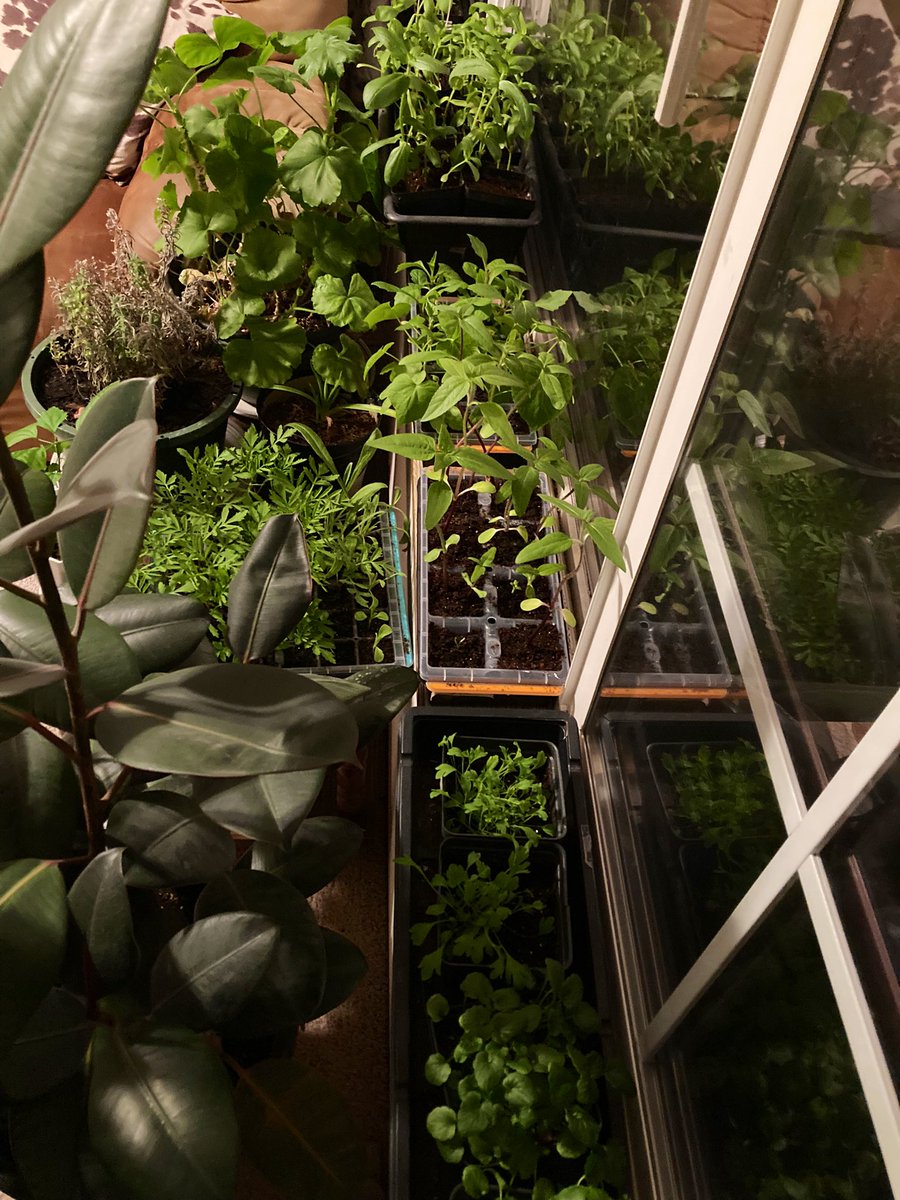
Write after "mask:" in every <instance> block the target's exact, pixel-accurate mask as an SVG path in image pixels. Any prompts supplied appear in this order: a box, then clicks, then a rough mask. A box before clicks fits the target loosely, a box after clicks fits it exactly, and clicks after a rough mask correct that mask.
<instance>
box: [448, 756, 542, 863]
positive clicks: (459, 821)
mask: <svg viewBox="0 0 900 1200" xmlns="http://www.w3.org/2000/svg"><path fill="white" fill-rule="evenodd" d="M454 744H455V745H456V746H458V747H460V749H468V748H471V747H474V746H482V747H483V748H484V749H485V750H486V751H487V752H488V754H492V753H496V752H497V751H498V750H499V749H501V748H510V747H511V746H513V744H515V745H517V746H519V747H520V749H521V750H522V751H523V753H524V754H525V755H526V756H528V757H531V758H533V757H535V756H536V755H537V754H538V753H540V752H543V753H544V754H545V755H546V756H547V762H546V764H545V766H544V774H543V778H542V779H541V781H540V782H541V783H542V784H543V791H544V794H545V796H546V797H547V804H546V807H547V823H548V824H550V825H552V827H553V832H552V834H545V833H544V832H543V831H542V830H541V831H538V830H537V827H536V826H535V827H534V828H535V830H536V831H537V832H540V834H541V837H542V838H552V839H553V840H558V839H559V838H562V837H565V833H566V798H565V787H564V783H563V777H562V769H561V767H560V762H559V751H558V750H557V748H556V746H555V745H554V744H553V743H552V742H544V741H536V740H534V739H531V738H515V739H505V738H494V737H458V738H456V740H455V743H454ZM445 782H446V783H450V781H449V780H447V781H445V780H439V781H438V782H437V786H438V787H440V789H441V791H442V792H443V793H444V795H445V796H446V795H447V791H448V789H447V788H446V787H445ZM441 830H442V832H443V834H444V836H445V837H456V838H479V839H481V840H484V839H485V838H488V837H490V836H492V835H489V834H486V833H485V832H484V831H483V830H481V829H477V828H473V827H472V826H471V825H467V824H466V822H465V820H464V818H462V817H461V816H458V815H457V814H456V813H455V812H454V809H453V806H452V805H448V803H447V800H446V799H442V801H441ZM493 836H496V835H493Z"/></svg>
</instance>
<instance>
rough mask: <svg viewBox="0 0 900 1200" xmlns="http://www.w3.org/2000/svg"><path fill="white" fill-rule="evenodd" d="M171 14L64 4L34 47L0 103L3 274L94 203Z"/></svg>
mask: <svg viewBox="0 0 900 1200" xmlns="http://www.w3.org/2000/svg"><path fill="white" fill-rule="evenodd" d="M167 9H168V4H167V0H146V2H145V3H141V4H138V5H135V4H134V0H57V2H56V3H55V4H54V5H53V7H52V8H51V9H50V10H49V12H47V13H46V15H45V16H44V17H43V19H42V20H41V23H40V26H39V27H38V29H37V30H36V31H35V33H34V34H32V36H31V37H30V38H29V39H28V42H27V43H26V45H25V47H24V49H23V50H22V53H21V54H20V56H19V59H18V61H17V62H16V65H15V67H14V68H13V70H12V71H11V72H10V75H9V78H8V79H7V80H6V83H5V84H4V85H3V90H2V94H0V275H4V274H6V273H7V272H8V271H11V270H12V269H13V268H14V267H16V266H17V265H18V264H19V263H21V262H23V261H24V260H25V259H27V258H31V256H32V255H34V254H35V253H37V251H38V250H39V249H40V248H41V246H43V245H44V243H45V242H47V241H48V240H49V238H51V237H52V236H53V234H54V233H56V232H57V230H59V229H61V228H62V226H63V225H65V223H66V222H67V221H68V220H69V218H70V217H71V216H72V215H73V214H74V213H75V212H77V211H78V209H79V208H80V207H81V205H82V204H83V203H84V201H85V200H86V199H87V196H88V194H89V193H90V191H91V189H92V188H93V186H94V184H95V183H96V181H97V179H98V178H99V177H100V175H101V173H102V171H103V168H104V167H105V166H106V164H107V163H108V162H109V159H110V157H111V155H112V152H113V150H114V149H115V146H116V143H117V141H118V140H119V137H120V136H121V134H122V131H123V130H124V129H125V126H126V125H127V124H128V122H129V121H130V120H131V118H132V116H133V115H134V109H135V107H136V105H137V102H138V100H139V99H140V97H141V93H142V92H143V90H144V82H145V80H146V78H147V75H148V74H149V71H150V66H151V63H152V62H153V56H154V54H155V53H156V47H157V46H158V45H159V38H160V33H161V30H162V26H163V22H164V20H165V17H166V12H167ZM101 81H102V82H101Z"/></svg>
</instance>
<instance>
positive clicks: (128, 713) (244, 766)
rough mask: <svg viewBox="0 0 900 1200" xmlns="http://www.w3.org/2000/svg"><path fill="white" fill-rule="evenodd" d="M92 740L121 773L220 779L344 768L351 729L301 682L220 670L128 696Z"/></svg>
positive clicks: (107, 713)
mask: <svg viewBox="0 0 900 1200" xmlns="http://www.w3.org/2000/svg"><path fill="white" fill-rule="evenodd" d="M0 638H2V631H0ZM96 736H97V740H98V741H99V742H100V744H101V745H102V746H103V747H104V749H106V750H108V751H109V753H110V754H113V755H114V756H115V757H116V758H118V759H119V760H120V761H121V762H123V763H126V764H127V765H128V766H131V767H140V768H142V769H145V770H149V771H169V772H172V773H175V774H178V773H183V774H190V775H205V776H213V777H217V778H221V777H222V776H229V775H256V774H266V775H267V774H270V773H273V772H278V771H305V770H309V769H310V768H312V767H322V766H327V765H328V764H330V763H334V762H343V761H345V760H347V759H350V758H352V756H353V752H354V750H355V748H356V722H355V721H354V719H353V717H352V716H351V715H350V713H349V712H348V710H347V708H346V707H345V706H344V705H342V704H341V703H340V702H339V701H337V700H335V699H334V698H333V697H332V696H330V695H329V694H328V693H327V692H326V691H325V690H324V689H323V688H321V687H319V686H318V685H317V684H315V683H312V682H311V681H310V680H308V679H303V678H302V677H301V676H298V675H292V674H289V673H288V672H286V671H279V670H278V668H277V667H261V666H244V665H242V664H238V663H222V664H219V665H217V666H213V667H189V668H187V669H186V670H183V671H175V672H173V673H172V674H170V675H167V676H159V677H156V678H151V679H147V680H145V681H144V682H143V683H141V684H138V686H137V687H133V688H131V689H129V691H127V692H126V693H125V694H124V695H122V696H120V697H119V699H118V700H116V701H113V702H112V703H111V704H108V705H107V706H106V709H105V710H104V711H103V712H102V713H101V714H100V715H99V717H98V718H97V724H96Z"/></svg>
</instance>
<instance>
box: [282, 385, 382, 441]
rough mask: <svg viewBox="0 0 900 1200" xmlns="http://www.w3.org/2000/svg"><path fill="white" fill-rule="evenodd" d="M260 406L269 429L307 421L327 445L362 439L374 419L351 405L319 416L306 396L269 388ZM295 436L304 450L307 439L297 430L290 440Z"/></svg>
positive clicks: (370, 427) (371, 426) (304, 423)
mask: <svg viewBox="0 0 900 1200" xmlns="http://www.w3.org/2000/svg"><path fill="white" fill-rule="evenodd" d="M270 397H271V398H270ZM347 402H348V403H350V402H351V401H347ZM260 408H261V409H264V414H265V415H264V418H261V419H262V420H263V424H264V425H266V426H267V427H268V428H269V429H278V428H279V427H280V426H281V425H291V424H294V423H297V424H301V425H308V426H309V428H310V429H312V430H313V432H314V433H317V434H318V435H319V437H320V438H321V439H322V441H323V442H324V443H325V445H326V446H349V445H353V444H354V443H356V442H362V441H365V439H366V438H367V437H368V436H369V434H370V433H371V432H372V430H373V429H374V428H375V425H376V423H377V422H376V418H375V415H374V414H373V413H368V412H359V411H358V410H356V409H352V408H342V407H338V408H333V409H332V410H331V412H330V413H328V415H327V416H325V417H320V416H319V415H318V413H317V412H316V409H315V405H313V404H312V403H311V402H310V401H309V400H304V399H302V397H300V396H287V395H283V396H282V395H278V393H272V392H270V393H268V396H267V398H266V400H265V404H264V405H263V403H262V401H261V402H260ZM295 440H296V441H297V443H298V444H300V445H302V446H303V448H304V450H305V449H306V448H307V447H306V442H305V441H304V440H303V438H302V437H301V436H300V435H299V434H298V435H297V437H296V439H295V438H292V439H291V441H292V442H293V441H295Z"/></svg>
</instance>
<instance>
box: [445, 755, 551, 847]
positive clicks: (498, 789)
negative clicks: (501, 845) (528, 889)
mask: <svg viewBox="0 0 900 1200" xmlns="http://www.w3.org/2000/svg"><path fill="white" fill-rule="evenodd" d="M439 744H440V747H441V749H442V750H443V752H444V761H443V762H442V763H440V765H439V766H438V767H437V770H436V771H435V779H436V780H437V782H438V787H436V788H435V789H434V790H433V791H432V793H431V796H432V798H433V799H438V800H441V801H442V802H443V806H444V821H445V825H446V827H447V830H448V832H450V833H476V834H485V835H488V836H492V837H498V836H503V837H506V836H509V837H512V836H515V834H516V833H520V832H521V831H522V830H534V829H539V830H540V832H541V833H544V834H550V835H552V834H553V832H554V825H553V822H552V821H551V820H550V817H549V811H548V809H549V801H551V800H552V798H553V797H552V794H551V795H550V796H548V794H547V786H546V783H545V776H546V769H547V764H548V761H549V760H548V758H547V755H546V753H545V752H544V751H543V750H538V751H537V753H536V754H532V755H528V754H526V753H525V752H524V751H523V749H522V747H521V746H520V745H519V743H518V742H512V743H511V744H510V745H508V746H507V745H503V744H502V743H501V744H499V745H497V747H496V750H493V749H492V750H489V749H486V748H485V747H484V746H481V745H477V746H457V745H456V735H455V734H453V733H450V734H447V736H446V737H443V738H441V741H440V743H439Z"/></svg>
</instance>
